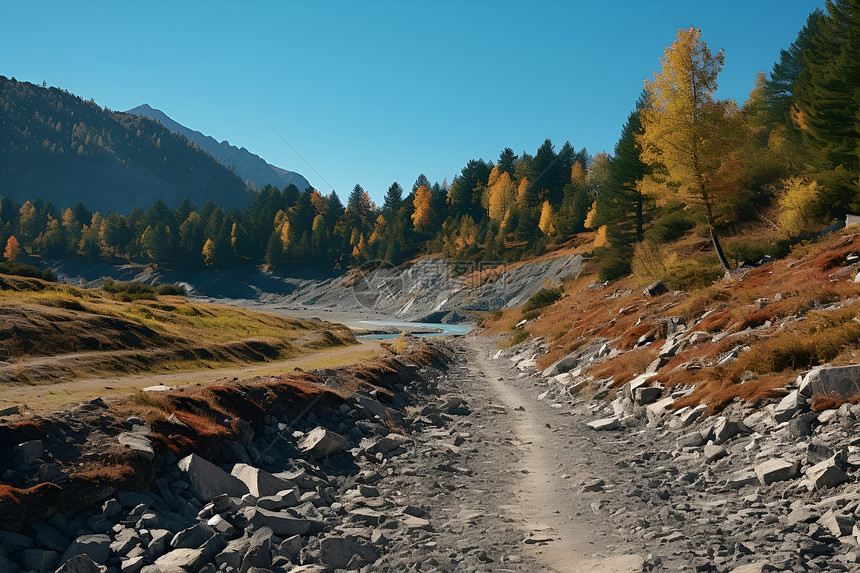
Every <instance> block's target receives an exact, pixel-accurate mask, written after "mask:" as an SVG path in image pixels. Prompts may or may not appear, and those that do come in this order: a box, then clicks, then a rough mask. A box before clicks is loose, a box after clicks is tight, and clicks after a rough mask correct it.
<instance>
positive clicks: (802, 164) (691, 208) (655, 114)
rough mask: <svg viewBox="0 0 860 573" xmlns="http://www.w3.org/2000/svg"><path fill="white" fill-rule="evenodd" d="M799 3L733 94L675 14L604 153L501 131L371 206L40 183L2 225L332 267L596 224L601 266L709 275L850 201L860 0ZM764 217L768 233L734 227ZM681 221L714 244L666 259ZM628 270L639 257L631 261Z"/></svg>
mask: <svg viewBox="0 0 860 573" xmlns="http://www.w3.org/2000/svg"><path fill="white" fill-rule="evenodd" d="M826 6H827V10H826V11H821V10H816V11H815V12H813V13H812V14H810V15H809V17H808V19H807V22H806V24H805V25H804V26H803V28H802V29H801V30H800V32H799V33H798V36H797V39H796V40H795V41H794V42H793V43H792V44H791V45H790V46H789V47H788V48H786V49H784V50H782V51H781V52H780V54H779V59H778V61H777V62H776V63H775V64H774V66H773V70H772V71H771V72H770V73H769V74H764V73H761V74H759V75H758V76H757V78H756V82H755V87H754V88H753V90H752V92H751V93H750V95H749V98H748V99H747V100H746V101H745V102H744V103H743V104H742V105H738V104H737V103H736V102H735V101H733V100H720V99H717V98H716V96H715V92H716V90H717V87H718V77H719V73H720V71H721V70H722V67H723V65H724V63H725V62H724V56H723V53H722V51H718V52H716V53H714V52H712V51H711V50H710V48H709V47H708V45H707V43H706V42H704V41H703V39H702V38H701V32H700V31H699V30H698V29H696V28H690V29H686V30H679V31H678V36H677V38H676V40H675V41H674V42H673V43H672V45H671V46H669V47H668V48H667V50H666V52H665V54H664V57H663V58H661V60H660V69H659V70H657V71H656V72H655V74H654V77H653V78H652V79H649V80H647V81H646V82H645V87H644V90H643V92H642V94H641V96H640V97H639V99H638V100H637V101H636V102H635V105H634V106H633V107H634V109H633V111H632V112H631V114H630V116H629V117H628V119H627V122H626V123H625V124H624V126H623V128H622V130H621V134H620V138H619V140H618V142H617V144H616V146H615V149H614V151H613V153H612V155H609V154H606V153H598V154H597V155H595V156H591V155H590V154H589V153H588V152H587V151H586V150H585V149H579V150H576V149H574V147H573V146H572V145H571V144H570V143H565V144H564V145H563V146H562V147H561V148H560V149H558V150H556V148H555V146H554V145H553V143H552V141H550V140H549V139H547V140H546V141H545V142H544V143H543V144H542V145H541V146H540V147H539V148H538V149H537V150H536V151H535V153H534V154H533V155H532V154H529V153H526V152H523V153H521V154H519V155H518V154H516V153H515V152H514V151H513V150H512V149H511V148H510V147H508V148H505V149H504V150H502V151H501V153H500V154H499V157H498V159H497V160H495V161H485V160H483V159H473V160H470V161H469V162H468V163H467V164H466V165H465V166H464V167H463V168H462V169H461V171H460V172H459V173H458V174H457V176H455V177H454V179H453V180H452V181H451V183H450V185H448V184H447V182H445V181H443V182H442V183H441V184H439V183H438V182H436V183H432V184H431V182H430V181H429V180H428V179H427V177H426V176H424V175H420V176H419V177H418V178H417V179H416V181H415V182H414V184H413V185H412V187H411V188H410V190H409V192H407V191H406V190H405V189H404V188H403V187H401V185H400V184H398V183H397V182H394V183H392V185H391V186H390V187H389V188H388V190H387V192H386V193H385V197H384V201H383V204H382V205H381V206H377V205H375V204H374V203H373V202H372V201H371V200H370V197H369V195H368V194H367V192H366V191H365V190H364V189H363V188H362V187H361V186H360V185H356V186H355V188H353V190H352V192H351V193H350V194H349V196H348V197H347V200H346V204H345V205H344V204H343V203H342V202H341V200H340V198H339V197H338V195H337V193H335V192H332V193H330V194H329V195H323V194H321V193H319V192H318V191H316V190H314V189H310V188H309V189H305V190H299V189H297V188H296V187H295V186H292V185H289V186H287V187H285V188H284V189H277V188H274V187H271V186H268V187H265V188H263V189H262V190H259V191H257V192H255V193H254V194H253V198H252V199H251V202H250V203H249V204H248V205H247V206H246V207H244V208H242V209H238V208H233V209H230V210H225V209H223V208H221V207H218V206H216V205H215V204H214V203H212V202H211V201H210V202H208V203H206V204H205V205H202V206H197V205H194V204H192V203H191V202H190V201H188V200H186V201H184V202H182V203H181V204H180V205H179V206H178V207H177V208H176V209H170V208H168V207H167V205H166V204H165V203H163V202H161V201H158V202H156V203H155V204H153V205H152V206H151V207H150V208H149V209H147V210H146V211H144V210H142V209H135V210H134V211H132V212H131V213H128V214H127V215H124V214H117V213H115V212H112V211H108V212H106V213H98V212H96V213H92V212H90V211H88V210H87V208H86V207H85V206H84V205H82V204H80V203H79V204H77V205H75V206H74V207H71V208H69V209H66V210H65V211H64V212H62V213H60V212H58V211H57V209H55V208H54V207H53V205H52V204H51V203H45V202H42V201H39V200H35V201H32V202H31V201H27V202H25V203H24V204H23V205H21V204H18V203H16V202H14V201H12V200H11V199H9V198H8V197H4V198H2V199H0V240H2V241H3V243H2V244H5V242H7V241H8V239H9V237H11V236H12V235H15V237H16V243H19V244H20V245H21V247H22V248H24V249H25V251H27V252H29V253H31V254H38V255H43V256H46V257H61V256H68V255H77V256H82V257H87V258H105V259H113V258H117V257H119V258H127V259H131V260H139V261H144V262H154V263H158V264H161V265H166V266H179V265H181V266H183V267H204V266H209V267H213V268H223V267H229V266H232V265H239V264H247V263H253V264H267V265H271V266H275V267H278V266H286V265H290V264H295V263H315V264H325V265H329V266H332V267H335V268H346V267H350V266H357V265H361V264H363V263H365V262H367V261H372V260H385V261H389V262H392V263H394V264H398V263H400V262H402V261H405V260H407V259H409V258H411V257H414V256H416V255H418V254H423V253H440V254H443V255H445V256H447V257H451V258H455V259H470V260H493V261H514V260H520V259H522V258H526V257H531V256H536V255H540V254H542V253H543V252H545V251H546V250H548V249H552V248H556V247H557V246H559V245H563V244H565V243H567V242H568V241H570V240H571V239H572V238H574V237H575V236H576V235H577V234H578V233H581V232H583V231H586V230H590V231H593V232H595V233H596V235H595V239H594V245H595V247H596V250H595V254H596V255H598V259H599V261H600V273H601V276H602V277H603V278H605V279H611V278H616V277H620V276H623V275H625V274H627V273H629V272H630V271H631V268H633V267H636V265H640V266H641V265H646V266H647V265H649V264H653V265H657V266H661V265H662V267H663V268H664V270H666V268H667V265H672V264H675V265H676V267H677V268H675V269H674V271H675V272H679V273H683V272H689V273H691V274H694V275H701V276H709V275H712V274H715V275H719V274H720V273H723V272H727V271H728V270H729V266H730V264H731V263H732V262H736V261H737V260H739V259H741V258H748V257H749V256H752V255H758V254H761V253H762V252H763V249H764V250H767V249H778V248H783V246H784V245H785V244H790V243H791V242H792V241H797V240H800V239H802V238H804V237H807V236H810V234H811V233H814V232H815V231H816V230H818V229H820V228H821V227H823V226H824V225H825V224H826V222H827V221H828V220H829V219H830V218H831V217H834V216H841V215H844V214H845V213H847V212H851V211H858V210H860V193H858V190H860V189H858V185H860V143H858V142H860V135H858V134H860V100H858V99H857V98H856V94H857V93H860V70H858V66H860V34H858V31H860V7H858V4H857V2H856V1H853V0H831V1H828V2H827V5H826ZM754 219H759V220H761V221H762V222H766V224H768V225H772V226H773V227H774V228H776V229H777V230H778V233H779V235H780V236H781V237H782V239H781V240H782V243H780V244H775V245H741V246H739V244H738V243H737V242H734V243H729V244H727V245H726V247H725V248H724V245H723V242H725V241H724V239H725V237H726V236H727V235H732V234H736V233H737V229H738V225H740V224H742V223H744V222H745V221H750V220H754ZM690 230H695V231H696V232H698V234H699V235H700V236H701V237H703V238H706V239H707V241H708V243H709V244H710V254H709V255H707V257H709V258H708V260H705V259H702V258H699V259H695V260H693V259H691V260H689V261H671V260H666V257H664V256H663V255H662V253H661V251H660V248H661V245H662V244H664V243H667V242H669V241H672V240H674V239H676V238H678V237H679V236H681V235H682V234H684V233H687V232H688V231H690ZM633 270H635V268H633Z"/></svg>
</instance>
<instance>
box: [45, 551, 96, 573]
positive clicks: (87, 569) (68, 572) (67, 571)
mask: <svg viewBox="0 0 860 573" xmlns="http://www.w3.org/2000/svg"><path fill="white" fill-rule="evenodd" d="M105 571H107V567H105V566H104V565H99V564H98V563H96V562H95V561H93V559H92V557H90V556H89V555H75V556H74V557H71V558H69V560H68V561H66V562H65V563H63V564H62V566H60V568H59V569H57V571H56V573H105Z"/></svg>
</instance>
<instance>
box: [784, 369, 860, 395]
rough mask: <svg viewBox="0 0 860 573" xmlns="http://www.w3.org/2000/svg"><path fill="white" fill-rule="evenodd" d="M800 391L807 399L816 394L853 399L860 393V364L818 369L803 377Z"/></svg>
mask: <svg viewBox="0 0 860 573" xmlns="http://www.w3.org/2000/svg"><path fill="white" fill-rule="evenodd" d="M798 390H799V393H800V394H801V395H803V396H804V397H806V398H812V396H814V395H815V394H820V395H822V396H827V395H830V394H838V395H839V396H842V397H843V398H851V397H852V396H854V395H856V394H857V393H858V392H860V364H852V365H850V366H835V367H829V368H816V369H815V370H812V371H811V372H809V373H808V374H807V375H806V376H804V377H803V380H802V381H801V383H800V388H799V389H798Z"/></svg>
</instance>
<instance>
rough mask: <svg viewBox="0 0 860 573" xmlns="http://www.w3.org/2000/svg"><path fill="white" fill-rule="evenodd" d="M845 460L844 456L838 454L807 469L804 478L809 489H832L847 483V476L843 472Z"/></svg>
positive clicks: (843, 454) (842, 453) (841, 453)
mask: <svg viewBox="0 0 860 573" xmlns="http://www.w3.org/2000/svg"><path fill="white" fill-rule="evenodd" d="M845 458H846V454H845V453H844V452H840V453H838V454H836V455H834V456H833V457H830V458H828V459H826V460H824V461H822V462H819V463H817V464H815V465H814V466H812V467H810V468H809V469H807V470H806V477H807V480H808V486H809V489H810V490H814V489H824V488H827V487H834V486H837V485H839V484H841V483H844V482H846V481H848V479H849V477H848V474H847V473H845V471H844V467H845Z"/></svg>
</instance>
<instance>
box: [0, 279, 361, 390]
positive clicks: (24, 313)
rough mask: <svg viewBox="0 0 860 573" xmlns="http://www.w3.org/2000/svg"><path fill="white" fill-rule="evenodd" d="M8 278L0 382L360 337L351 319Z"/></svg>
mask: <svg viewBox="0 0 860 573" xmlns="http://www.w3.org/2000/svg"><path fill="white" fill-rule="evenodd" d="M2 279H3V280H2V283H1V284H2V285H4V288H0V349H2V350H4V351H5V353H6V355H7V356H8V357H9V358H10V359H12V360H16V361H17V363H16V365H15V368H14V369H9V368H0V382H2V381H4V380H5V381H18V382H23V381H26V382H30V383H40V382H51V381H53V380H55V379H58V378H62V379H69V378H71V379H74V378H80V377H84V376H88V377H93V376H97V375H99V374H100V373H110V372H116V371H122V372H126V371H130V372H159V371H164V370H170V371H181V370H192V369H199V368H201V367H203V368H211V367H213V366H223V365H229V364H247V363H253V362H263V361H268V360H274V359H282V358H287V357H292V356H296V355H299V354H303V353H312V352H316V351H320V350H325V349H329V348H333V347H337V346H344V345H349V344H354V343H355V342H356V341H355V339H354V337H353V336H352V334H351V333H350V332H349V331H348V330H347V329H346V328H345V327H341V326H340V325H335V324H331V323H326V322H322V321H316V320H298V319H292V318H286V317H280V316H275V315H271V314H267V313H263V312H257V311H252V310H246V309H241V308H236V307H230V306H224V305H216V304H203V303H192V302H189V301H187V300H185V299H184V298H182V297H177V296H159V297H157V299H156V300H136V301H133V302H123V301H122V300H118V299H117V298H116V296H115V295H113V294H110V293H107V292H105V291H103V290H101V289H91V290H86V289H76V288H74V287H70V286H68V285H61V284H55V283H46V282H44V281H38V280H37V279H26V280H22V279H19V278H18V277H7V276H5V275H4V276H3V277H2ZM82 353H83V355H82ZM98 353H102V354H98ZM69 354H75V356H73V357H68V359H66V358H64V357H65V356H66V355H69ZM54 357H56V362H52V361H49V360H46V359H47V358H54Z"/></svg>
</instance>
